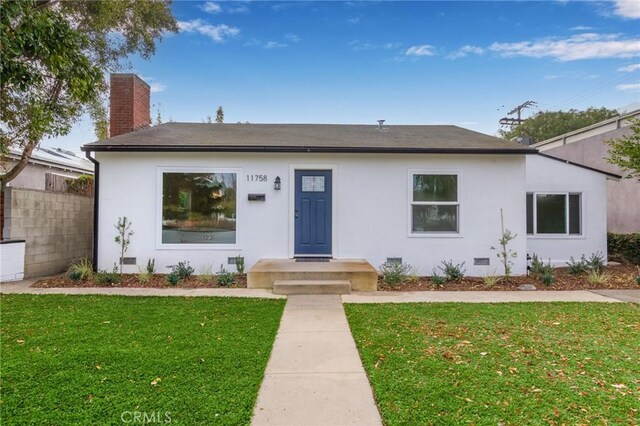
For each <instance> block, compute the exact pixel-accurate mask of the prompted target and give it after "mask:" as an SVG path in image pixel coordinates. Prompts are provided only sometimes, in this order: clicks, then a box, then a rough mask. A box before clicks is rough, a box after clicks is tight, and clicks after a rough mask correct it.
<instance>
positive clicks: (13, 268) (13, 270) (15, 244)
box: [0, 240, 25, 282]
mask: <svg viewBox="0 0 640 426" xmlns="http://www.w3.org/2000/svg"><path fill="white" fill-rule="evenodd" d="M24 253H25V242H24V241H23V240H15V241H3V242H2V243H1V244H0V282H8V281H20V280H22V279H24Z"/></svg>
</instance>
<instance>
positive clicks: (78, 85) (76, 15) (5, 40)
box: [0, 0, 178, 184]
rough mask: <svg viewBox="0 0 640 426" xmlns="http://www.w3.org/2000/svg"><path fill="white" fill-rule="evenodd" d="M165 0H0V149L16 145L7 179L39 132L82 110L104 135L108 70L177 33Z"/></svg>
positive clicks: (57, 127) (64, 127)
mask: <svg viewBox="0 0 640 426" xmlns="http://www.w3.org/2000/svg"><path fill="white" fill-rule="evenodd" d="M177 30H178V27H177V23H176V21H175V19H174V17H173V15H172V14H171V10H170V8H169V3H168V2H166V1H154V0H102V1H92V0H75V1H56V0H20V1H17V0H0V46H1V48H2V55H0V121H1V124H0V154H2V155H4V154H6V153H7V151H8V148H9V147H10V146H13V147H17V148H19V149H21V151H22V156H21V159H20V161H19V162H18V163H17V164H16V165H15V166H13V168H12V169H10V170H9V171H8V172H7V173H5V174H4V175H2V176H0V178H1V179H2V184H6V183H7V182H9V181H10V180H12V179H13V178H15V176H17V175H18V173H19V172H20V171H21V170H22V169H23V168H24V167H25V166H26V164H27V162H28V160H29V157H30V156H31V153H32V152H33V150H34V149H35V147H36V146H37V145H38V144H39V143H40V141H41V140H42V139H43V138H46V137H55V136H59V135H64V134H67V133H68V132H69V131H70V130H71V126H72V125H73V123H74V122H75V121H76V120H77V119H78V117H79V116H80V115H81V114H82V113H83V112H88V113H89V114H90V115H91V117H92V119H93V121H94V123H95V124H96V132H97V135H98V137H99V138H102V137H105V136H106V129H107V127H108V120H107V117H106V108H105V106H104V105H105V102H104V101H105V99H106V91H107V84H106V81H105V77H106V75H107V73H109V72H113V71H117V70H119V69H121V68H122V67H123V66H124V65H126V64H127V62H126V61H127V58H128V57H129V56H130V55H132V54H136V55H139V56H140V57H142V58H144V59H148V58H149V57H151V56H152V55H153V54H154V52H155V48H156V41H157V40H160V39H161V38H162V35H163V34H164V33H165V32H167V31H170V32H176V31H177Z"/></svg>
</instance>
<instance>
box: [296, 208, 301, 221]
mask: <svg viewBox="0 0 640 426" xmlns="http://www.w3.org/2000/svg"><path fill="white" fill-rule="evenodd" d="M299 213H300V210H298V209H296V215H295V218H296V219H298V218H299V217H300V215H299Z"/></svg>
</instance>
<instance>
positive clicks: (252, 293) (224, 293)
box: [0, 278, 286, 299]
mask: <svg viewBox="0 0 640 426" xmlns="http://www.w3.org/2000/svg"><path fill="white" fill-rule="evenodd" d="M41 279H43V278H36V279H32V280H24V281H18V282H14V283H2V284H0V293H2V294H16V293H22V294H76V295H77V294H100V295H111V296H114V295H117V296H188V297H256V298H264V299H285V298H286V296H281V295H278V294H273V293H272V292H271V290H267V289H258V288H181V287H173V288H143V287H80V288H35V287H30V286H31V284H33V283H35V282H36V281H39V280H41Z"/></svg>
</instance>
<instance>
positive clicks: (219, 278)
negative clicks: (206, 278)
mask: <svg viewBox="0 0 640 426" xmlns="http://www.w3.org/2000/svg"><path fill="white" fill-rule="evenodd" d="M235 281H236V275H235V274H234V273H233V272H230V271H227V270H226V269H224V265H220V270H219V271H218V275H216V282H217V283H218V285H219V286H220V287H231V286H232V285H233V283H235Z"/></svg>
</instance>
